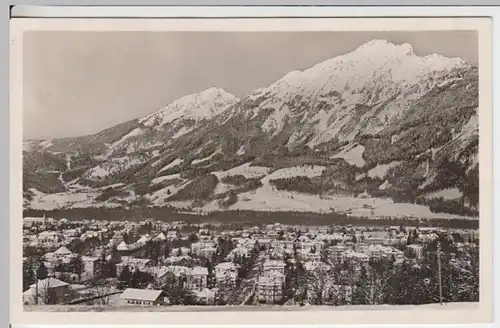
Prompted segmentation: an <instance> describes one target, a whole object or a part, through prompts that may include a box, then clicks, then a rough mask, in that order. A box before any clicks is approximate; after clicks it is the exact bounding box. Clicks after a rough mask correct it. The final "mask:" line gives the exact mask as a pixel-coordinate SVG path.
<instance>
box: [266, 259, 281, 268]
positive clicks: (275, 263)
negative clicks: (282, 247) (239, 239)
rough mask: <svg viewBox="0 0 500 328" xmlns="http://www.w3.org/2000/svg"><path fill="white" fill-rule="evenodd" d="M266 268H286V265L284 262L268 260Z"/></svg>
mask: <svg viewBox="0 0 500 328" xmlns="http://www.w3.org/2000/svg"><path fill="white" fill-rule="evenodd" d="M264 266H265V267H284V266H285V263H284V262H283V261H275V260H267V261H266V262H264Z"/></svg>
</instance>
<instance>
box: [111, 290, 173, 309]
mask: <svg viewBox="0 0 500 328" xmlns="http://www.w3.org/2000/svg"><path fill="white" fill-rule="evenodd" d="M120 300H121V301H122V302H123V303H124V304H127V305H143V306H144V305H164V304H166V303H167V302H168V300H167V299H166V297H165V292H164V291H163V290H154V289H137V288H127V289H125V291H124V292H123V293H122V294H121V295H120Z"/></svg>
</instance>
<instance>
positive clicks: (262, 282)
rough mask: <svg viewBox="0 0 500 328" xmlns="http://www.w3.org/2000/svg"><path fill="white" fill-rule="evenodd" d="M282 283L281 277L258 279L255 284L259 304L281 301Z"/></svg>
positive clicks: (282, 277) (282, 278)
mask: <svg viewBox="0 0 500 328" xmlns="http://www.w3.org/2000/svg"><path fill="white" fill-rule="evenodd" d="M283 283H284V276H283V275H279V274H276V275H274V276H263V277H259V281H258V284H257V294H258V299H259V302H262V303H276V302H279V301H281V300H282V299H283Z"/></svg>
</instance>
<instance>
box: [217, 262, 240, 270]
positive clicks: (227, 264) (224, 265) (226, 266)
mask: <svg viewBox="0 0 500 328" xmlns="http://www.w3.org/2000/svg"><path fill="white" fill-rule="evenodd" d="M215 268H216V269H221V270H230V269H235V268H236V265H235V264H234V263H233V262H222V263H219V264H217V265H216V267H215Z"/></svg>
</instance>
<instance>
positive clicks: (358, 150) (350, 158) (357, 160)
mask: <svg viewBox="0 0 500 328" xmlns="http://www.w3.org/2000/svg"><path fill="white" fill-rule="evenodd" d="M364 151H365V146H363V145H356V146H355V147H353V148H347V149H346V148H344V149H343V150H342V151H340V152H339V153H338V154H335V155H333V156H332V157H330V158H332V159H333V158H343V159H344V160H345V161H346V162H347V163H349V164H351V165H356V166H357V167H363V166H365V164H366V162H365V160H364V159H363V152H364Z"/></svg>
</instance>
